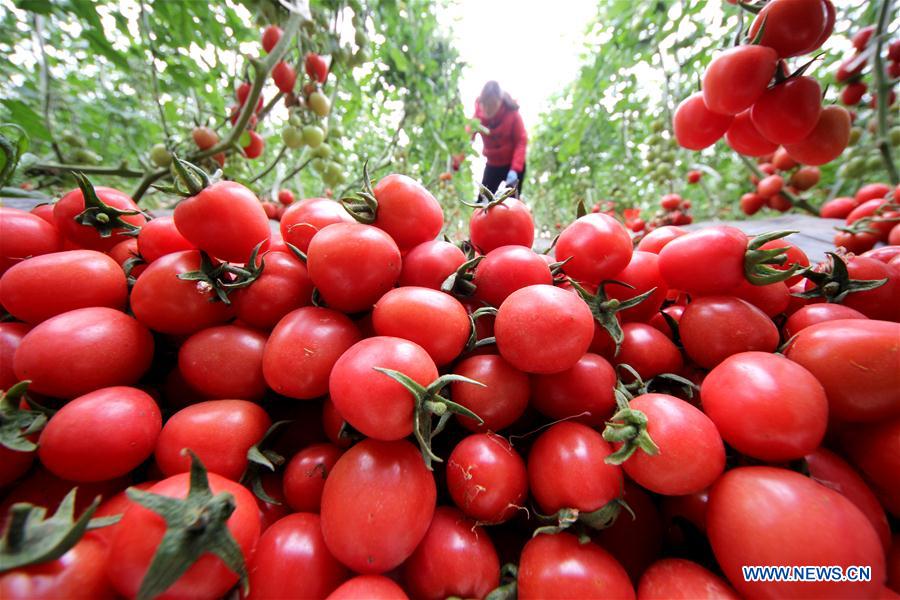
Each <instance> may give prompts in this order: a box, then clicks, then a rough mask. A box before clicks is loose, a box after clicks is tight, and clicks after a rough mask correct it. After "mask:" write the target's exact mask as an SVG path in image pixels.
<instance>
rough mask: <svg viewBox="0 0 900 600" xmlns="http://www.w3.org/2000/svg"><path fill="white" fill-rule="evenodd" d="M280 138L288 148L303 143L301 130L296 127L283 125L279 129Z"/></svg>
mask: <svg viewBox="0 0 900 600" xmlns="http://www.w3.org/2000/svg"><path fill="white" fill-rule="evenodd" d="M281 139H282V140H283V141H284V145H285V146H287V147H288V148H299V147H300V146H302V145H303V142H304V140H303V130H302V129H300V128H298V127H291V126H288V127H285V128H284V129H283V130H282V131H281Z"/></svg>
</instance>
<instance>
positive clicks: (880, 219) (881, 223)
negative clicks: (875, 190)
mask: <svg viewBox="0 0 900 600" xmlns="http://www.w3.org/2000/svg"><path fill="white" fill-rule="evenodd" d="M886 204H887V201H886V200H883V199H881V198H878V199H873V200H866V201H864V202H862V203H861V204H860V205H859V206H857V207H856V208H854V209H853V211H852V212H851V213H850V214H849V215H847V224H848V225H851V224H853V223H855V222H856V221H859V220H860V219H862V218H863V217H869V218H870V219H871V220H870V222H869V223H868V228H869V229H871V230H873V232H874V233H875V235H877V236H878V237H879V238H880V239H882V240H883V239H885V238H887V236H888V234H889V233H890V231H891V229H892V228H893V227H894V225H895V223H896V221H893V220H891V219H892V218H893V217H896V216H900V215H897V214H896V213H895V211H885V212H883V213H882V214H878V213H877V212H876V211H879V209H882V206H884V205H886ZM882 210H883V209H882Z"/></svg>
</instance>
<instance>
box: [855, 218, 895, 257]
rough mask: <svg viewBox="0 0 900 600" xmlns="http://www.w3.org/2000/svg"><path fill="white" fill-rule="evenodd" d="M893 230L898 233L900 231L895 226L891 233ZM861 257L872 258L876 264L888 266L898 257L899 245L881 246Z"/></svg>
mask: <svg viewBox="0 0 900 600" xmlns="http://www.w3.org/2000/svg"><path fill="white" fill-rule="evenodd" d="M895 229H896V230H897V231H898V232H900V229H897V226H896V225H895V226H894V229H892V230H891V231H894V230H895ZM863 256H864V257H866V258H874V259H875V260H877V261H878V262H883V263H887V264H890V263H891V261H892V260H893V259H894V258H895V257H896V256H900V244H892V245H889V246H881V247H880V248H875V249H874V250H869V251H868V252H866V253H865V254H863Z"/></svg>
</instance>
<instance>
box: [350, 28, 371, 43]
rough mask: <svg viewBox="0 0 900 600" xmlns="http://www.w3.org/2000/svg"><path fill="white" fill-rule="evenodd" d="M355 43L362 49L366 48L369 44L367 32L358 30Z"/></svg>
mask: <svg viewBox="0 0 900 600" xmlns="http://www.w3.org/2000/svg"><path fill="white" fill-rule="evenodd" d="M353 41H355V42H356V45H357V46H359V47H360V48H364V47H365V46H366V44H368V43H369V36H367V35H366V32H365V31H363V30H362V29H357V30H356V35H355V36H354V38H353Z"/></svg>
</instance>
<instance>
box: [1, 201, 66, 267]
mask: <svg viewBox="0 0 900 600" xmlns="http://www.w3.org/2000/svg"><path fill="white" fill-rule="evenodd" d="M0 230H2V231H3V235H0V274H3V273H5V272H6V270H7V269H9V268H10V267H11V266H13V265H14V264H16V263H17V262H19V261H22V260H24V259H26V258H28V257H30V256H39V255H41V254H49V253H51V252H57V251H59V249H60V248H61V247H62V237H61V236H60V234H59V232H58V231H57V230H56V226H55V225H54V224H51V223H48V222H47V221H45V220H44V219H42V218H40V217H38V216H37V215H33V214H31V213H28V212H25V211H24V210H19V209H17V208H6V207H4V206H0Z"/></svg>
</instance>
